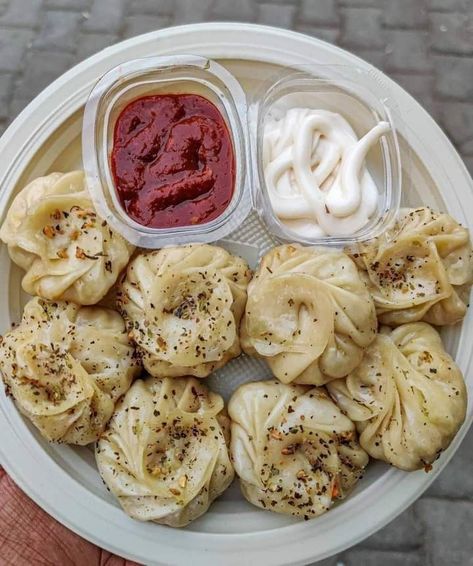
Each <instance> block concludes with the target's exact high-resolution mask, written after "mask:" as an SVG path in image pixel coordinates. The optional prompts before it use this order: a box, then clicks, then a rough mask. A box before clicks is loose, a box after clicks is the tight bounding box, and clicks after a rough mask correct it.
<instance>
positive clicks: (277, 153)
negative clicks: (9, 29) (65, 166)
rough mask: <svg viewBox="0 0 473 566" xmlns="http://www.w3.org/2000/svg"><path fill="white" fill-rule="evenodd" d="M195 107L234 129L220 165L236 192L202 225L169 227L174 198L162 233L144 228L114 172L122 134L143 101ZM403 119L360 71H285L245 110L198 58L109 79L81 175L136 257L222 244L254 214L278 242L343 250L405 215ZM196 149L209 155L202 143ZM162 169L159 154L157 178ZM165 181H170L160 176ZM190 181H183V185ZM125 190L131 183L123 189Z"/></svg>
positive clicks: (99, 91) (218, 69) (87, 127)
mask: <svg viewBox="0 0 473 566" xmlns="http://www.w3.org/2000/svg"><path fill="white" fill-rule="evenodd" d="M366 85H369V88H368V87H367V86H366ZM189 96H191V97H192V96H194V97H195V98H196V99H198V98H199V97H202V98H203V99H204V101H206V102H205V103H206V104H207V105H208V106H209V108H211V109H213V110H210V113H211V114H212V113H213V116H214V118H215V116H216V115H217V114H218V115H219V116H220V117H221V118H222V119H223V121H224V123H225V126H226V130H227V134H228V136H229V139H230V140H231V147H232V155H231V156H230V155H229V153H228V152H227V153H223V154H222V155H223V157H222V159H223V160H224V161H225V162H228V163H224V165H225V166H227V173H228V174H229V175H230V176H231V177H232V182H233V185H232V192H231V194H230V196H229V198H228V199H227V200H225V199H223V200H222V199H221V202H220V204H222V202H223V203H224V206H221V208H220V209H218V210H217V209H216V210H215V211H214V212H213V213H212V214H210V215H209V216H208V217H202V218H199V219H197V220H196V219H195V217H186V219H185V220H182V219H179V218H178V219H177V220H176V219H173V218H171V216H172V214H173V212H174V208H173V200H172V198H171V200H170V201H169V202H170V204H171V206H170V210H169V211H167V212H166V213H165V214H164V216H163V214H161V216H160V217H159V218H161V220H160V221H157V222H153V220H152V218H151V216H149V215H148V216H146V215H147V212H149V211H148V210H147V205H146V203H147V201H146V199H144V201H143V202H144V211H145V212H144V217H146V218H145V220H143V218H141V217H140V216H139V214H134V213H133V209H132V208H130V207H129V206H128V203H127V202H126V199H124V198H123V193H121V192H120V191H121V185H120V183H122V181H123V179H121V178H120V176H119V175H117V164H116V144H117V136H116V132H117V131H122V132H123V131H124V130H123V127H122V126H123V124H120V120H122V119H123V116H124V115H126V113H127V109H129V108H130V107H133V105H136V104H138V105H139V104H140V103H141V102H140V101H145V102H146V101H150V100H151V101H153V100H156V101H158V107H157V108H158V109H159V103H160V100H161V101H162V100H163V99H164V98H165V97H167V98H166V100H167V99H168V98H169V99H171V98H172V97H176V99H179V97H181V98H186V97H189ZM163 97H164V98H163ZM146 103H147V102H146ZM204 107H205V104H204ZM214 110H215V112H216V113H217V114H215V113H214ZM395 114H396V110H395V108H393V107H391V106H390V103H389V94H388V93H386V92H385V91H384V86H383V85H382V83H381V82H380V81H379V79H378V77H377V75H376V73H375V72H373V74H370V73H367V72H366V71H362V70H360V69H358V68H346V67H338V66H329V65H314V66H310V68H309V67H304V68H299V69H285V70H284V71H282V72H281V73H280V74H279V75H278V76H275V77H272V78H270V79H269V80H268V81H267V82H266V84H265V86H264V89H263V90H262V91H261V92H260V93H259V94H258V95H257V96H256V97H255V98H253V99H252V100H251V101H250V103H249V104H248V103H247V99H246V96H245V93H244V91H243V89H242V87H241V86H240V84H239V83H238V81H237V80H236V79H235V77H233V75H232V74H231V73H229V72H228V71H227V70H226V69H225V68H224V67H222V66H221V65H219V64H218V63H216V62H214V61H212V60H209V59H206V58H203V57H197V56H193V55H179V56H170V57H151V58H146V59H139V60H134V61H129V62H127V63H125V64H122V65H119V66H118V67H116V68H114V69H112V70H111V71H109V72H108V73H107V74H106V75H104V76H103V77H102V79H100V81H99V82H98V83H97V85H96V86H95V88H94V89H93V91H92V93H91V95H90V97H89V100H88V102H87V105H86V109H85V113H84V126H83V134H82V135H83V139H82V143H83V158H84V168H85V171H86V175H87V181H88V185H89V189H90V190H91V193H92V197H93V199H94V202H95V204H96V207H97V210H98V212H99V214H100V215H101V216H102V217H103V218H104V219H106V220H107V221H108V222H109V224H110V225H111V226H112V227H113V228H114V229H115V230H117V231H118V232H119V233H120V234H122V235H123V236H124V237H125V238H126V239H127V240H129V241H130V242H132V243H133V244H135V245H137V246H141V247H145V248H161V247H164V246H167V245H176V244H185V243H190V242H201V243H204V242H212V241H216V240H221V239H222V238H225V237H226V236H228V234H230V233H231V232H233V231H234V230H235V229H236V228H238V226H240V225H241V224H242V223H243V222H244V220H245V218H246V217H247V215H248V213H249V212H250V210H251V209H255V210H256V211H257V213H258V214H259V216H260V217H261V218H262V220H263V222H264V224H265V226H266V228H267V230H268V231H269V232H270V233H271V234H272V235H273V236H275V237H276V238H277V239H280V240H285V241H294V242H301V243H304V244H308V245H333V246H338V247H342V246H346V245H350V244H353V243H356V242H358V241H363V240H366V239H370V238H373V237H375V236H377V235H379V234H380V233H381V232H382V231H383V230H384V229H385V227H386V226H387V225H388V224H389V223H391V221H392V220H393V219H394V218H395V216H396V215H397V212H398V210H399V203H400V197H401V162H400V150H399V144H398V140H397V134H396V124H395V122H394V119H393V115H395ZM158 118H159V117H158ZM158 118H157V120H158ZM396 120H398V117H397V116H396ZM125 125H126V124H125ZM125 129H126V128H125ZM186 135H188V133H187V134H186ZM225 135H226V134H224V133H222V131H221V130H220V134H219V135H217V136H216V138H218V137H219V136H220V138H221V139H222V140H223V141H222V143H224V142H225V140H224V138H225ZM268 140H269V141H268ZM148 141H149V140H148ZM194 141H196V143H197V145H199V144H200V145H199V147H201V146H202V145H204V146H205V142H203V141H202V139H199V140H194ZM133 143H134V142H133ZM140 143H141V142H140ZM156 143H157V146H159V145H160V144H161V143H164V142H162V141H161V140H157V142H156ZM192 143H193V140H190V141H189V144H192ZM189 144H188V145H189ZM219 147H220V146H219ZM159 149H160V150H161V152H163V151H164V152H165V151H167V150H166V148H165V147H164V148H163V147H159ZM204 149H205V147H204ZM199 151H201V150H200V149H199ZM199 155H200V153H199ZM168 157H169V156H168ZM165 158H166V160H167V161H166V163H167V162H168V161H169V159H167V157H166V156H165ZM159 159H160V157H159V156H158V157H157V154H156V153H153V151H151V152H150V155H149V159H148V162H149V163H151V164H152V167H154V168H156V163H158V162H159ZM171 161H172V159H171ZM230 161H232V163H230ZM148 162H147V163H145V165H146V166H148V164H149V163H148ZM158 165H159V163H158ZM186 167H187V166H186ZM203 167H204V169H202V167H201V168H200V170H199V171H198V173H199V175H200V174H205V173H206V171H205V167H206V165H205V163H204V166H203ZM191 168H192V167H191ZM158 169H159V167H158ZM196 169H199V167H197V168H196ZM159 171H160V172H161V173H162V172H163V171H164V173H167V172H168V170H167V169H163V168H162V167H161V169H160V170H159ZM125 173H126V171H125ZM181 173H182V174H183V172H181V171H180V170H178V174H177V177H176V178H177V181H178V182H177V184H179V182H180V179H181V177H182V175H181ZM125 177H126V175H125ZM166 179H167V180H168V181H169V179H171V181H169V182H173V180H174V178H173V177H172V176H171V177H169V178H168V177H166ZM227 181H228V178H227ZM153 182H154V180H153V179H151V183H153ZM126 184H127V183H126V178H125V188H126ZM131 185H133V182H132V183H131ZM158 185H159V183H158ZM219 186H220V187H221V186H222V185H219ZM215 187H217V188H218V184H217V185H215ZM152 188H153V190H154V187H152ZM131 189H132V190H134V189H135V187H134V186H132V187H131ZM158 189H159V186H158ZM172 189H173V190H174V185H173V187H172ZM166 190H167V188H166ZM204 192H205V191H204ZM210 192H211V191H210ZM158 193H159V190H158ZM329 193H330V195H329ZM125 194H126V190H125ZM163 194H164V195H165V196H166V193H165V192H164V193H163ZM190 196H191V200H192V199H193V198H194V197H195V200H196V201H199V199H201V198H202V195H201V194H200V193H199V191H197V193H195V194H194V193H192V191H191V193H190ZM204 196H205V195H204ZM227 196H228V195H227ZM159 198H161V197H159ZM194 204H195V203H191V205H192V206H194ZM185 206H186V204H185V203H184V207H185ZM150 208H151V207H150ZM176 208H177V211H179V206H178V207H176ZM181 208H182V207H181ZM301 211H302V212H303V214H301ZM304 211H305V212H304ZM168 212H169V214H170V215H171V216H169V217H167V216H166V214H167V213H168ZM204 216H205V215H204ZM150 218H151V219H150ZM163 219H164V220H163ZM159 222H161V224H162V225H160V224H159Z"/></svg>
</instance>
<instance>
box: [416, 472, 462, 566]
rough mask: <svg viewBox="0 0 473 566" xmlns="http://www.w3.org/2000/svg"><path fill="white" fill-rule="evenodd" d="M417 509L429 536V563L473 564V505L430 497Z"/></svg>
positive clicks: (451, 565) (439, 564)
mask: <svg viewBox="0 0 473 566" xmlns="http://www.w3.org/2000/svg"><path fill="white" fill-rule="evenodd" d="M447 470H448V469H447ZM415 507H416V510H417V512H418V514H419V518H420V520H421V521H422V522H423V524H424V527H425V529H426V530H427V531H428V532H429V533H430V536H429V541H428V544H427V545H426V552H427V560H426V563H428V564H429V565H432V566H447V565H448V566H470V565H471V564H472V562H473V537H472V536H471V525H473V502H471V501H447V500H441V499H432V498H429V497H427V498H424V499H422V500H420V501H418V502H417V503H416V504H415Z"/></svg>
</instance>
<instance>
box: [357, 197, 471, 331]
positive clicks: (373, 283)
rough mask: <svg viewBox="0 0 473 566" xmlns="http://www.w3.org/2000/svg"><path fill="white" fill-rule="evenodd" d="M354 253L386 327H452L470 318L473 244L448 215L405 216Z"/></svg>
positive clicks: (413, 212)
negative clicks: (410, 324)
mask: <svg viewBox="0 0 473 566" xmlns="http://www.w3.org/2000/svg"><path fill="white" fill-rule="evenodd" d="M351 253H352V257H353V258H354V259H355V261H356V263H357V265H358V267H359V268H360V270H361V273H362V275H363V276H364V279H365V280H366V282H367V285H368V288H369V290H370V293H371V295H372V296H373V299H374V302H375V305H376V312H377V314H378V318H379V320H380V322H381V323H383V324H388V325H389V326H397V325H399V324H404V323H408V322H417V321H420V320H422V321H425V322H429V323H430V324H435V325H447V324H456V323H457V322H459V321H460V320H462V319H463V317H464V316H465V313H466V309H467V303H468V297H469V294H470V287H471V284H472V282H473V255H472V248H471V241H470V235H469V232H468V230H467V229H466V228H464V227H463V226H461V225H460V224H459V223H458V222H456V221H455V220H454V219H453V218H452V217H451V216H449V215H448V214H444V213H435V212H433V211H432V210H431V209H430V208H427V207H423V208H416V209H407V210H404V211H403V212H402V213H401V215H400V217H399V219H398V220H397V222H395V223H394V224H393V226H392V227H391V228H390V229H389V230H387V231H386V232H384V233H383V234H382V235H381V236H379V237H378V238H375V239H374V240H371V241H368V242H364V243H361V244H358V245H357V246H356V247H355V248H353V249H352V250H351Z"/></svg>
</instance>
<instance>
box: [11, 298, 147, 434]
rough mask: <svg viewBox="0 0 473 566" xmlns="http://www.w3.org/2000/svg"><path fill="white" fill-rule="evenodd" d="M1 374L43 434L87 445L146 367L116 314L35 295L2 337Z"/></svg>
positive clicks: (24, 410) (15, 397)
mask: <svg viewBox="0 0 473 566" xmlns="http://www.w3.org/2000/svg"><path fill="white" fill-rule="evenodd" d="M0 372H1V375H2V377H3V381H4V383H5V387H6V390H7V392H9V393H10V394H11V395H12V396H13V398H14V400H15V402H16V405H17V406H18V408H19V409H20V411H21V412H22V413H23V414H24V415H25V416H27V417H28V418H29V419H30V420H31V422H32V423H33V424H34V425H35V426H36V427H37V428H38V429H39V430H40V432H41V434H42V435H43V436H45V437H46V438H47V439H48V440H52V441H59V442H66V443H69V444H81V445H82V444H88V443H90V442H94V441H95V440H97V438H98V437H99V435H100V433H101V432H102V431H103V429H104V427H105V424H106V423H107V421H108V420H109V419H110V417H111V416H112V412H113V409H114V406H115V402H116V401H117V399H118V398H119V397H120V396H121V395H123V393H125V391H126V390H127V389H128V388H129V387H130V384H131V381H132V379H133V377H135V376H136V375H137V373H138V372H139V366H138V365H137V364H136V362H135V360H134V349H133V347H132V346H131V344H130V343H129V339H128V336H127V334H126V331H125V323H124V322H123V319H122V318H121V316H120V315H119V314H118V313H117V312H116V311H113V310H110V309H105V308H101V307H80V306H79V305H76V304H73V303H67V302H50V301H46V300H44V299H40V298H38V297H36V298H34V299H31V301H30V302H29V303H28V304H27V305H26V306H25V310H24V312H23V317H22V320H21V323H20V324H19V325H18V326H17V327H16V328H14V329H13V330H11V331H10V332H7V333H6V334H5V336H3V340H2V341H1V344H0Z"/></svg>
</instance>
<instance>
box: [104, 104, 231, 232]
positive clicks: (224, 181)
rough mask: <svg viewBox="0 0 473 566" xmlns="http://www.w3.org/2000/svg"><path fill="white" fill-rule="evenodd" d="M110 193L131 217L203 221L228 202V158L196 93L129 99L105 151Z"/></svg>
mask: <svg viewBox="0 0 473 566" xmlns="http://www.w3.org/2000/svg"><path fill="white" fill-rule="evenodd" d="M111 165H112V172H113V177H114V181H115V187H116V190H117V193H118V197H119V199H120V201H121V203H122V205H123V207H124V208H125V210H126V212H127V213H128V215H129V216H130V217H131V218H133V220H135V221H136V222H138V223H139V224H142V225H144V226H150V227H152V228H170V227H175V226H189V225H192V224H203V223H205V222H208V221H210V220H213V219H214V218H217V217H218V216H219V215H220V214H221V213H222V212H223V211H224V210H225V208H226V207H227V206H228V203H229V202H230V200H231V198H232V195H233V188H234V184H235V159H234V154H233V145H232V141H231V138H230V133H229V131H228V128H227V125H226V123H225V121H224V119H223V117H222V115H221V114H220V112H219V110H218V109H217V108H216V107H215V106H214V105H213V104H212V103H211V102H210V101H209V100H207V99H206V98H204V97H202V96H199V95H196V94H168V95H156V96H145V97H143V98H139V99H137V100H134V101H133V102H131V103H130V104H128V106H126V107H125V108H124V110H123V111H122V112H121V114H120V115H119V117H118V119H117V122H116V124H115V132H114V138H113V149H112V155H111Z"/></svg>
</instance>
